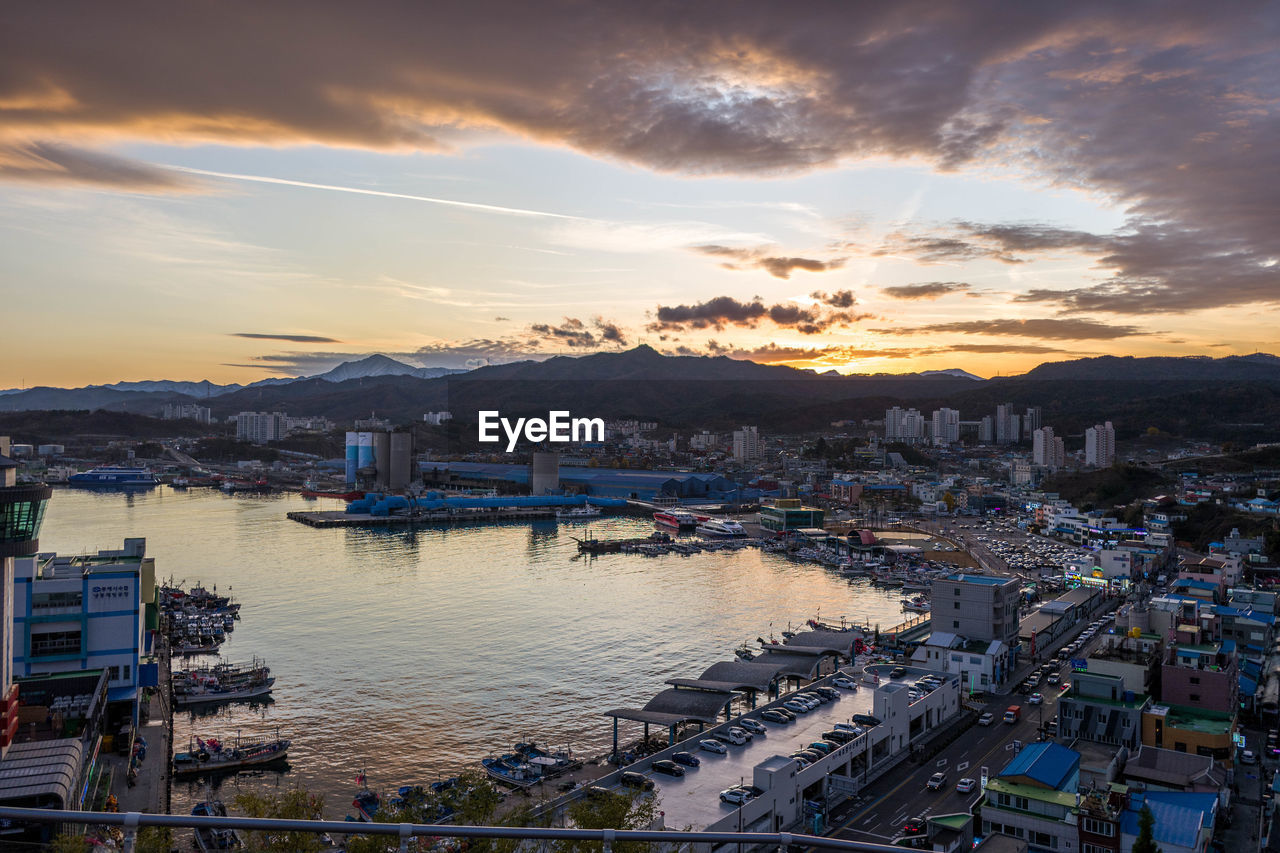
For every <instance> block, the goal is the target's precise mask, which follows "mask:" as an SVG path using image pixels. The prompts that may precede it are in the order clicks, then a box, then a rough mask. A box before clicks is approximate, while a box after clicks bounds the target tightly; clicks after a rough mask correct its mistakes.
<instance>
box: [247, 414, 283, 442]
mask: <svg viewBox="0 0 1280 853" xmlns="http://www.w3.org/2000/svg"><path fill="white" fill-rule="evenodd" d="M288 433H289V416H288V415H286V414H285V413H284V412H241V413H240V414H238V415H236V438H238V439H240V440H241V441H251V442H253V443H254V444H266V443H267V442H268V441H279V440H280V439H282V438H284V437H285V436H286V435H288Z"/></svg>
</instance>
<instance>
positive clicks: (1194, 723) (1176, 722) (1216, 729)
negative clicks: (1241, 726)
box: [1147, 705, 1232, 735]
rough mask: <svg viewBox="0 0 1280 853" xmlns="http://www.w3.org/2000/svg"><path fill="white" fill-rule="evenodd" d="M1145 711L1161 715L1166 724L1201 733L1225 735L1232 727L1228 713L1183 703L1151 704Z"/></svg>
mask: <svg viewBox="0 0 1280 853" xmlns="http://www.w3.org/2000/svg"><path fill="white" fill-rule="evenodd" d="M1147 713H1149V714H1158V715H1160V716H1163V717H1164V721H1165V725H1166V726H1170V727H1173V728H1178V729H1183V730H1185V731H1190V732H1200V733H1201V734H1208V735H1225V734H1228V733H1230V731H1231V727H1232V718H1231V715H1230V714H1223V713H1219V712H1216V711H1205V710H1203V709H1201V708H1188V707H1186V706H1185V705H1153V706H1152V707H1151V708H1150V709H1148V710H1147Z"/></svg>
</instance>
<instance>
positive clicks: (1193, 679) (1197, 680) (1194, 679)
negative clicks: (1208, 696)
mask: <svg viewBox="0 0 1280 853" xmlns="http://www.w3.org/2000/svg"><path fill="white" fill-rule="evenodd" d="M1191 683H1192V684H1199V683H1200V676H1198V675H1193V676H1191Z"/></svg>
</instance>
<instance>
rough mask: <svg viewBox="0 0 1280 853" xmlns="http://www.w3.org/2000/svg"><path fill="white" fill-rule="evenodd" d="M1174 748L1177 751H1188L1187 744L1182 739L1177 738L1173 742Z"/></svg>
mask: <svg viewBox="0 0 1280 853" xmlns="http://www.w3.org/2000/svg"><path fill="white" fill-rule="evenodd" d="M1173 749H1174V751H1175V752H1186V751H1187V745H1186V744H1185V743H1183V742H1182V741H1180V740H1175V741H1174V742H1173Z"/></svg>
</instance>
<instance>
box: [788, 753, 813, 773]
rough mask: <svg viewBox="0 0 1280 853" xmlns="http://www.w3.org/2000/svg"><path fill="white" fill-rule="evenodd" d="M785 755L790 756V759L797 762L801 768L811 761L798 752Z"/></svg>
mask: <svg viewBox="0 0 1280 853" xmlns="http://www.w3.org/2000/svg"><path fill="white" fill-rule="evenodd" d="M787 757H788V758H790V759H791V760H792V761H794V762H796V763H797V764H799V765H800V769H801V770H803V769H805V768H806V767H808V766H809V765H810V764H812V763H813V762H812V761H810V760H809V759H808V758H806V757H805V756H803V755H801V754H800V753H798V752H793V753H792V754H791V755H789V756H787Z"/></svg>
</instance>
